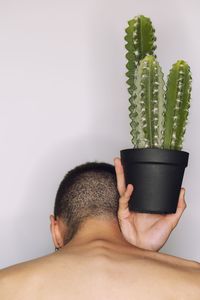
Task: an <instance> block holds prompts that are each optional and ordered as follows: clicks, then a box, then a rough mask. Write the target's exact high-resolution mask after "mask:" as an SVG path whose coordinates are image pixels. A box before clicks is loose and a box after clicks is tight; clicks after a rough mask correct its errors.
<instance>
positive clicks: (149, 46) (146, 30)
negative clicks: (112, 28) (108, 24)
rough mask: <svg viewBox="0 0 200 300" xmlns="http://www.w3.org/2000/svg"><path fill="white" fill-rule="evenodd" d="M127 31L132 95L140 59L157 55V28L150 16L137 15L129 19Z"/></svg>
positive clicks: (129, 78)
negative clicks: (155, 51)
mask: <svg viewBox="0 0 200 300" xmlns="http://www.w3.org/2000/svg"><path fill="white" fill-rule="evenodd" d="M125 31H126V35H125V40H126V41H127V44H126V45H125V47H126V49H127V50H128V52H127V54H126V58H127V60H128V63H127V64H126V67H127V69H128V72H127V73H126V76H127V77H128V80H127V81H126V82H127V84H128V85H129V87H128V91H129V93H130V95H132V93H133V90H134V73H135V70H136V68H137V65H138V63H139V61H140V60H141V59H143V58H144V57H145V56H146V55H147V54H150V55H154V56H155V57H156V55H155V54H154V50H155V49H156V48H157V46H156V45H155V41H156V37H155V35H154V33H155V29H154V28H153V26H152V22H151V20H150V18H147V17H145V16H143V15H140V16H136V17H135V18H133V19H132V20H130V21H128V27H127V28H126V29H125Z"/></svg>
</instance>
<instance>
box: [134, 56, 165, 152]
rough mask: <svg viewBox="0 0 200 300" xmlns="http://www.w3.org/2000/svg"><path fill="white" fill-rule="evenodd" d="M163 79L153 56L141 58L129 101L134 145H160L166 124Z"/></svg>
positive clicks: (153, 146) (141, 146) (144, 146)
mask: <svg viewBox="0 0 200 300" xmlns="http://www.w3.org/2000/svg"><path fill="white" fill-rule="evenodd" d="M164 93H165V91H164V80H163V72H162V70H161V67H160V65H159V63H158V62H157V61H156V59H155V57H154V56H152V55H147V56H146V57H145V58H144V59H142V60H141V61H140V64H139V65H138V67H137V69H136V72H135V89H134V91H133V96H132V97H131V100H132V101H130V107H129V111H130V114H129V116H130V118H131V128H132V130H131V135H132V143H133V144H134V147H135V148H161V147H162V144H163V135H162V134H163V125H164V108H165V106H164Z"/></svg>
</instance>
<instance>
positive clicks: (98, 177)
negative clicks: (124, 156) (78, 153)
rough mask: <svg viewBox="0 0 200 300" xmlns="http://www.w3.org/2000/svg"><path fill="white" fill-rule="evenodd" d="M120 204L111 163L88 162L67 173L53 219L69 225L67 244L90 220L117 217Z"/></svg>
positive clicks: (58, 196)
mask: <svg viewBox="0 0 200 300" xmlns="http://www.w3.org/2000/svg"><path fill="white" fill-rule="evenodd" d="M118 202H119V193H118V190H117V180H116V173H115V168H114V166H113V165H111V164H107V163H103V162H101V163H99V162H87V163H85V164H82V165H79V166H77V167H75V168H74V169H72V170H71V171H69V172H68V173H67V174H66V175H65V177H64V179H63V180H62V182H61V183H60V186H59V188H58V191H57V194H56V199H55V206H54V216H55V218H56V217H61V218H62V220H63V221H64V223H65V224H66V225H67V226H68V231H67V234H66V237H65V240H64V243H65V244H66V243H68V242H69V241H70V240H71V239H72V238H73V237H74V236H75V234H76V233H77V231H78V230H79V229H80V227H81V225H82V224H83V223H84V222H85V221H86V220H87V219H88V218H89V217H97V216H104V217H110V218H116V216H117V210H118Z"/></svg>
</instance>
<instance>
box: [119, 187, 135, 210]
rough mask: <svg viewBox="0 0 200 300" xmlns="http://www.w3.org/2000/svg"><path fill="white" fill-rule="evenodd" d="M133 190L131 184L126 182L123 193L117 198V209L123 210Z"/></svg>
mask: <svg viewBox="0 0 200 300" xmlns="http://www.w3.org/2000/svg"><path fill="white" fill-rule="evenodd" d="M133 190H134V187H133V185H132V184H128V185H127V188H126V190H125V193H124V194H123V195H122V196H121V197H120V198H119V211H124V210H125V209H127V208H128V202H129V200H130V197H131V194H132V192H133Z"/></svg>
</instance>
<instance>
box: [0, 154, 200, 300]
mask: <svg viewBox="0 0 200 300" xmlns="http://www.w3.org/2000/svg"><path fill="white" fill-rule="evenodd" d="M114 163H115V169H114V167H113V166H111V165H108V164H103V163H87V164H85V165H82V166H79V167H76V168H75V169H74V170H72V171H70V172H69V173H68V174H67V175H66V177H65V178H64V179H63V181H62V183H61V185H60V187H59V189H58V192H57V196H56V202H55V208H54V216H53V215H52V216H51V217H50V219H51V232H52V237H53V241H54V244H55V247H56V248H57V249H59V251H56V252H55V253H54V254H51V255H48V256H45V257H42V258H39V259H35V260H32V261H29V262H25V263H21V264H18V265H15V266H12V267H8V268H6V269H3V270H1V271H0V299H1V300H10V299H12V300H13V299H14V300H32V299H34V300H36V299H37V300H43V299H45V300H51V299H56V300H57V299H59V300H62V299H69V300H73V299H76V300H79V299H85V300H86V299H87V300H90V299H91V300H118V299H120V300H129V299H130V300H131V299H137V300H141V299H142V300H150V299H151V300H165V299H166V300H173V299H174V300H184V299H185V300H186V299H187V300H188V299H190V300H199V299H200V264H199V263H197V262H193V261H189V260H185V259H181V258H178V257H175V256H170V255H166V254H161V253H159V252H158V251H159V249H160V248H161V247H162V246H163V244H164V243H165V242H166V240H167V239H168V237H169V235H170V233H171V231H172V230H173V228H174V227H175V226H176V224H177V223H178V220H179V219H180V217H181V215H182V213H183V211H184V209H185V207H186V204H185V200H184V189H183V188H182V189H181V191H180V196H179V203H178V208H177V212H176V214H171V215H151V214H140V213H135V212H130V211H129V209H128V201H129V199H130V195H131V193H132V192H133V193H134V187H133V186H132V185H128V186H127V187H126V186H125V180H124V173H123V167H122V165H121V161H120V159H119V158H116V159H115V160H114ZM115 171H116V175H117V183H116V175H115Z"/></svg>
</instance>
